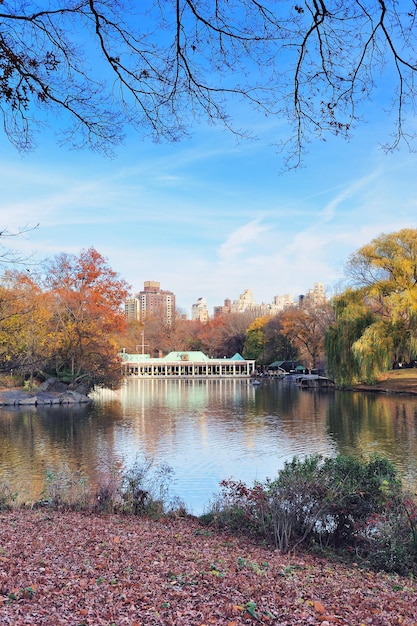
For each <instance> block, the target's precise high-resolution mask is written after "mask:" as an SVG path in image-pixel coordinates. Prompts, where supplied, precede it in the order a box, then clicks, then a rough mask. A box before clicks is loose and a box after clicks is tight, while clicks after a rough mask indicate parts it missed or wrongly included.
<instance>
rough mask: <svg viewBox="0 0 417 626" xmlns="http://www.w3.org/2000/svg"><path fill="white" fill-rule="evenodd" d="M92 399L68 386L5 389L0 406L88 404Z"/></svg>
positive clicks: (0, 395)
mask: <svg viewBox="0 0 417 626" xmlns="http://www.w3.org/2000/svg"><path fill="white" fill-rule="evenodd" d="M91 402H92V399H91V398H89V397H88V396H86V395H83V394H81V393H77V392H76V391H71V390H69V389H68V388H66V390H65V391H64V392H63V393H62V392H57V391H48V392H46V391H32V392H27V391H5V392H3V393H0V406H48V405H49V406H52V405H54V406H58V405H63V404H86V403H91Z"/></svg>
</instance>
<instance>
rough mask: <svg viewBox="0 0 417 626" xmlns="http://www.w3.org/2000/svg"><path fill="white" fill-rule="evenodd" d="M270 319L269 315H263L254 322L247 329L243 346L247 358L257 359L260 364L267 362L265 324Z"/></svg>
mask: <svg viewBox="0 0 417 626" xmlns="http://www.w3.org/2000/svg"><path fill="white" fill-rule="evenodd" d="M268 319H269V318H268V316H267V315H263V316H262V317H258V318H257V319H256V320H254V321H253V322H252V324H251V325H250V326H249V328H248V329H247V331H246V341H245V346H244V348H243V356H244V357H245V359H256V361H257V362H258V363H259V364H260V365H264V363H265V326H266V324H267V322H268Z"/></svg>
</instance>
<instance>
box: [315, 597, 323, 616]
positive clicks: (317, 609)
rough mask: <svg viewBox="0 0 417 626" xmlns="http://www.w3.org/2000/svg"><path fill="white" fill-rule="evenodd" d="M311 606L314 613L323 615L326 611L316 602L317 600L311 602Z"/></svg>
mask: <svg viewBox="0 0 417 626" xmlns="http://www.w3.org/2000/svg"><path fill="white" fill-rule="evenodd" d="M313 606H314V610H315V611H316V613H322V614H323V613H325V612H326V609H325V608H324V606H323V605H322V603H321V602H317V600H315V601H314V602H313Z"/></svg>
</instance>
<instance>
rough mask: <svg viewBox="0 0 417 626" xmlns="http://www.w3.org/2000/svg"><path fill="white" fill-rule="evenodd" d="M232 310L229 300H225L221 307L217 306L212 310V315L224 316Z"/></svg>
mask: <svg viewBox="0 0 417 626" xmlns="http://www.w3.org/2000/svg"><path fill="white" fill-rule="evenodd" d="M231 310H232V301H231V300H230V298H226V300H225V301H224V304H223V305H218V306H215V307H214V308H213V315H214V316H216V315H226V313H230V311H231Z"/></svg>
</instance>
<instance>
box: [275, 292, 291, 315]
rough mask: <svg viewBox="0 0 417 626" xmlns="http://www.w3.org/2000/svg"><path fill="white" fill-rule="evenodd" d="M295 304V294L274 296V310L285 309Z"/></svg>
mask: <svg viewBox="0 0 417 626" xmlns="http://www.w3.org/2000/svg"><path fill="white" fill-rule="evenodd" d="M294 305H295V300H294V296H293V295H292V294H291V293H286V294H284V295H283V296H274V310H275V311H276V312H279V311H284V310H285V309H288V308H290V307H292V306H294Z"/></svg>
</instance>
